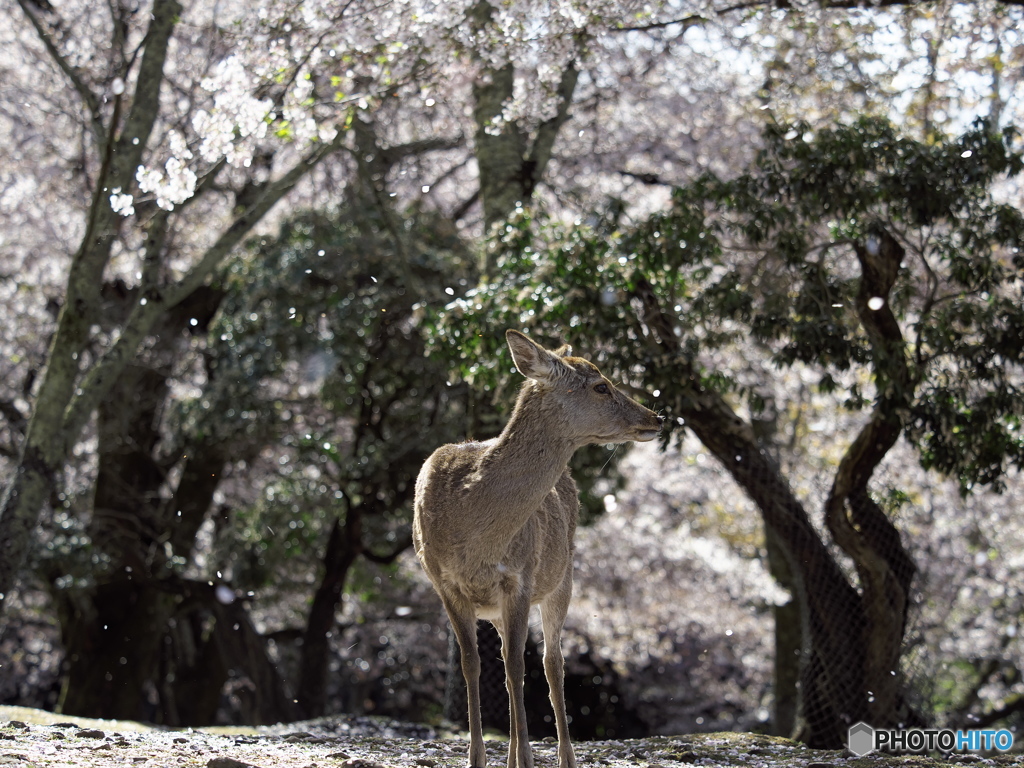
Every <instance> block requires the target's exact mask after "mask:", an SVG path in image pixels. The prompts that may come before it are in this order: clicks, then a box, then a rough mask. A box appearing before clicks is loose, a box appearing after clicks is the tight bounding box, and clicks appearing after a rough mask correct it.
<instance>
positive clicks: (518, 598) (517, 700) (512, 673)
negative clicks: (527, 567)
mask: <svg viewBox="0 0 1024 768" xmlns="http://www.w3.org/2000/svg"><path fill="white" fill-rule="evenodd" d="M529 594H530V593H529V590H525V591H523V592H519V593H517V594H506V595H505V600H504V604H503V608H502V616H501V619H500V620H498V621H496V622H494V626H495V627H496V628H497V630H498V633H499V634H500V635H501V656H502V658H503V659H504V661H505V686H506V687H507V688H508V702H509V720H510V727H509V740H508V768H533V751H532V750H531V749H530V736H529V734H528V733H527V730H526V702H525V699H524V697H523V680H524V678H525V677H526V659H525V658H524V657H525V654H526V634H527V632H528V631H529V621H530V598H529Z"/></svg>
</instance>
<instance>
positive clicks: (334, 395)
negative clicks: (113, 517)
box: [205, 208, 471, 589]
mask: <svg viewBox="0 0 1024 768" xmlns="http://www.w3.org/2000/svg"><path fill="white" fill-rule="evenodd" d="M403 227H404V228H403V229H402V230H401V231H398V232H396V231H393V230H392V228H391V227H390V226H389V222H388V220H387V219H385V218H384V217H381V216H379V215H378V214H377V213H376V212H375V210H373V209H362V208H355V209H344V210H342V211H341V212H340V213H337V214H330V215H328V214H320V213H306V214H303V215H300V216H297V217H296V218H294V219H292V220H291V221H289V222H288V223H287V224H286V225H285V226H284V227H283V229H282V232H281V235H280V237H278V238H277V239H273V240H271V239H263V240H261V241H259V242H256V243H252V244H251V248H250V251H249V252H248V253H246V254H244V255H243V256H242V257H240V258H239V259H237V260H236V261H235V262H233V263H232V264H231V265H230V268H229V269H228V271H227V273H226V277H225V280H224V287H225V289H226V291H227V295H226V297H225V299H224V302H223V305H222V310H221V313H220V315H219V316H218V318H217V321H216V323H215V324H214V326H213V327H212V328H211V345H210V353H209V356H208V360H207V368H208V371H209V377H210V384H211V385H212V386H208V387H207V390H208V391H214V390H215V391H216V392H217V393H218V396H217V397H213V396H211V395H205V399H206V401H207V404H206V411H207V416H206V420H207V421H209V422H211V423H213V424H217V425H218V427H217V428H219V429H223V430H225V433H232V432H233V433H234V434H238V433H239V430H238V428H237V425H238V424H239V423H243V422H249V421H256V422H258V423H260V424H261V425H262V426H263V430H264V432H271V433H273V434H275V435H276V436H277V437H276V439H275V442H276V443H277V446H278V448H276V449H274V450H271V451H270V452H269V453H267V452H266V451H264V453H263V455H262V457H253V460H255V461H264V462H268V463H270V464H271V465H272V467H271V469H272V476H271V480H270V481H269V483H268V484H267V485H266V486H265V487H263V488H261V489H259V492H260V496H259V498H254V499H253V500H252V503H251V505H250V506H249V508H247V509H244V510H240V511H239V512H238V513H237V514H236V515H235V517H234V519H233V520H232V521H231V524H230V527H229V529H226V530H224V531H223V532H222V536H221V542H222V545H221V546H222V553H221V557H222V559H223V560H225V561H227V562H230V563H232V564H233V566H234V568H235V571H236V576H237V578H240V579H244V580H245V581H246V582H247V583H245V584H244V585H243V586H245V587H246V588H250V589H252V588H256V587H258V586H261V585H264V584H266V583H268V582H269V581H270V580H271V579H275V578H280V576H281V573H282V570H281V569H284V571H285V573H286V574H292V575H294V576H296V577H298V578H303V576H302V574H303V573H304V571H303V569H302V568H301V567H299V563H300V562H305V563H306V564H307V565H309V564H312V563H314V562H315V561H316V558H317V557H319V555H318V551H319V550H320V549H321V548H322V547H323V544H324V542H325V541H326V538H327V533H328V531H329V530H330V528H331V526H332V524H333V521H334V519H335V518H336V517H339V518H340V519H341V520H343V521H344V520H345V519H346V517H347V516H350V515H353V514H356V513H358V515H359V517H360V527H361V532H362V539H363V542H364V543H365V544H366V545H367V546H368V547H369V548H370V549H371V550H372V551H374V552H377V553H380V554H386V553H388V552H391V551H394V550H395V549H396V547H400V546H401V545H402V542H404V541H407V540H408V532H407V528H408V523H409V519H410V517H411V512H412V505H411V501H412V491H413V486H414V482H415V478H416V473H417V472H418V470H419V467H420V464H421V463H422V461H423V460H424V458H426V456H427V455H428V454H429V453H430V451H432V450H433V449H434V448H436V447H437V445H439V444H440V443H442V442H447V441H450V440H453V439H456V436H457V434H458V433H459V431H460V427H461V426H462V420H461V418H460V403H461V392H460V391H459V390H458V388H454V387H451V386H448V382H447V370H446V369H443V368H441V367H439V365H438V363H436V362H435V361H433V360H431V359H430V358H428V357H427V356H426V354H425V350H424V342H423V340H422V338H421V326H420V316H421V315H422V313H423V311H424V308H425V307H428V306H430V305H431V304H433V303H438V302H443V301H445V300H447V299H448V298H449V295H448V294H446V293H445V289H446V288H450V286H451V285H453V284H454V285H457V284H458V282H459V281H460V280H462V281H465V280H467V279H468V275H469V271H468V270H469V265H470V264H471V260H470V259H469V258H468V255H467V253H466V251H465V250H464V249H463V247H462V245H461V242H460V241H459V239H458V237H457V235H456V233H455V232H454V229H453V228H452V227H451V226H450V225H448V224H447V223H446V222H444V221H442V220H440V219H438V218H437V217H435V216H432V215H430V214H422V213H418V212H416V211H412V212H410V213H409V214H408V216H407V217H406V218H405V219H404V225H403ZM231 422H234V424H235V427H229V426H228V425H229V424H230V423H231Z"/></svg>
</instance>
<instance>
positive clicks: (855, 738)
mask: <svg viewBox="0 0 1024 768" xmlns="http://www.w3.org/2000/svg"><path fill="white" fill-rule="evenodd" d="M846 744H847V746H848V747H849V748H850V751H851V752H853V754H855V755H856V756H857V757H864V755H866V754H867V753H868V752H871V751H873V750H874V748H875V729H874V728H872V727H871V726H870V725H868V724H867V723H864V722H860V723H856V724H855V725H851V726H850V730H849V732H848V733H847V739H846Z"/></svg>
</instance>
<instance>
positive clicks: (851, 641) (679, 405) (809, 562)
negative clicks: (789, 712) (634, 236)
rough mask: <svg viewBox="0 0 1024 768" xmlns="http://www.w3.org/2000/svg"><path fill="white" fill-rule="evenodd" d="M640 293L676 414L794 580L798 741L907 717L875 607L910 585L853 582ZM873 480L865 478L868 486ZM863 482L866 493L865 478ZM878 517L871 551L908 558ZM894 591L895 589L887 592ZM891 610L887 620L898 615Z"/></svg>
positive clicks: (894, 631) (819, 742) (901, 596)
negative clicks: (857, 585)
mask: <svg viewBox="0 0 1024 768" xmlns="http://www.w3.org/2000/svg"><path fill="white" fill-rule="evenodd" d="M635 293H636V297H637V298H638V299H639V300H640V301H641V303H642V306H643V310H644V315H643V318H642V319H643V322H644V323H645V324H646V325H647V327H648V328H649V329H651V330H652V331H653V332H654V334H655V337H654V338H653V339H652V342H653V343H654V344H656V345H657V346H658V348H659V349H660V350H661V351H662V354H661V356H660V358H659V364H661V365H663V366H665V367H667V368H671V369H673V370H674V371H675V372H676V376H677V380H678V382H679V386H678V389H677V390H676V393H675V398H676V400H675V403H674V408H673V410H674V412H675V413H678V414H680V415H682V416H683V417H684V418H685V420H686V424H687V426H688V427H689V428H690V429H691V430H693V432H694V434H695V435H697V437H698V438H699V439H700V440H701V442H702V443H703V444H704V446H705V447H706V448H707V449H708V450H709V451H710V452H711V453H712V454H713V455H714V456H715V457H716V458H717V459H718V460H719V461H720V462H721V463H722V465H723V466H724V467H725V468H726V469H727V470H728V471H729V473H730V474H731V475H732V476H733V479H734V480H736V482H737V483H738V484H739V485H740V487H742V488H743V489H744V490H745V491H746V493H747V494H748V495H749V496H750V498H751V499H752V500H753V501H754V502H755V503H756V504H757V506H758V508H759V509H760V511H761V515H762V517H763V519H764V523H765V527H766V529H769V530H770V533H769V534H768V535H772V536H774V537H775V538H776V540H777V541H778V543H779V545H780V547H781V549H782V550H783V554H784V555H785V559H786V564H787V565H788V567H789V568H790V570H791V572H792V574H793V576H794V585H795V587H796V595H797V599H798V600H799V601H800V612H801V614H802V618H803V623H802V628H801V629H802V635H803V647H804V659H803V665H802V673H801V693H802V700H801V706H802V713H801V714H802V728H801V731H800V733H799V734H798V735H799V737H800V738H801V739H802V740H803V741H806V742H807V743H808V744H809V745H810V746H812V747H816V748H828V749H836V748H839V747H841V746H842V745H843V744H844V743H845V739H846V731H847V729H848V728H849V726H850V725H852V724H854V723H856V722H858V721H860V720H864V721H868V722H871V724H872V725H875V726H877V727H884V726H889V725H896V724H898V723H900V722H907V717H908V714H907V711H906V705H905V701H904V697H903V696H902V693H901V692H900V690H901V686H902V680H901V679H900V677H899V675H898V670H897V674H896V675H892V674H889V673H890V672H891V671H893V670H894V669H895V663H896V661H897V660H898V649H899V647H900V644H901V642H902V638H903V624H902V623H899V622H893V621H889V620H886V621H878V620H877V616H878V613H879V612H878V611H877V610H876V607H877V606H878V605H879V604H880V603H881V602H884V601H886V600H889V599H892V598H893V597H895V599H896V601H897V602H898V604H899V605H900V606H902V610H904V611H905V607H906V604H907V600H906V592H905V591H904V590H905V587H907V586H909V583H907V584H903V583H901V582H900V581H899V580H898V579H896V580H888V581H886V582H885V588H884V589H876V588H873V587H872V586H871V585H870V584H865V585H863V586H864V590H865V591H864V594H863V595H862V594H859V593H858V592H857V591H856V590H855V589H854V588H853V587H852V586H851V585H850V584H849V582H848V581H847V579H846V577H845V576H844V574H843V572H842V570H841V569H840V567H839V565H838V563H836V561H835V560H834V559H833V558H832V556H831V554H830V553H829V551H828V549H827V548H826V547H825V545H824V543H823V542H822V540H821V539H820V537H819V536H818V534H817V532H816V531H815V530H814V527H813V526H812V525H811V523H810V519H809V518H808V515H807V512H806V510H805V509H804V508H803V505H802V504H801V503H800V502H799V500H797V498H796V497H795V496H794V495H793V493H792V491H791V489H790V488H789V485H788V483H787V482H786V481H785V479H784V478H783V477H782V476H781V475H780V473H779V470H778V467H777V466H776V465H775V463H774V462H772V461H771V460H770V459H769V457H767V456H766V455H765V454H764V452H763V451H762V450H761V449H760V447H759V446H758V444H757V439H756V436H755V434H754V431H753V429H752V428H751V426H750V425H749V424H747V423H745V422H744V421H743V420H742V419H740V418H739V417H738V416H737V415H736V414H735V412H733V410H732V409H731V408H730V406H729V405H728V403H726V401H725V400H724V399H723V398H722V397H721V395H719V394H718V393H717V392H715V391H713V390H710V389H707V388H705V387H704V386H702V385H701V384H700V381H699V378H698V376H697V374H696V371H695V369H694V368H693V365H692V363H691V362H690V360H689V359H688V358H687V357H686V355H685V353H684V352H683V350H682V348H681V346H680V344H679V339H678V337H677V336H676V334H675V331H674V328H673V325H672V322H671V320H670V319H669V317H668V315H666V314H665V313H664V312H663V310H662V309H661V306H660V303H659V301H658V297H657V296H656V295H655V293H654V289H653V287H652V286H651V284H650V283H649V282H647V281H646V280H645V279H644V278H643V277H641V276H637V282H636V292H635ZM883 295H884V294H883ZM641 338H642V336H641ZM851 450H853V449H852V448H851ZM885 450H888V447H886V448H885ZM883 454H884V451H883ZM857 466H860V465H859V464H858V465H857ZM867 477H869V475H866V476H865V475H863V474H860V475H858V478H859V479H862V480H863V483H866V482H867ZM851 487H852V486H851ZM856 487H857V488H858V489H859V490H860V491H863V489H864V485H863V484H857V485H856ZM845 498H846V497H845V496H843V499H844V500H845ZM857 498H858V500H859V502H860V503H859V504H858V505H856V510H857V511H856V512H855V514H858V513H859V514H863V515H866V514H868V512H864V511H863V510H864V509H865V505H864V503H863V502H864V499H865V498H866V491H864V492H863V493H860V492H859V494H858V496H857ZM879 516H880V519H879ZM861 521H865V522H866V521H867V518H866V517H861V518H859V519H858V520H857V521H856V522H857V524H860V522H861ZM871 522H872V524H873V526H874V527H872V528H871V531H870V532H869V533H868V536H867V537H865V538H870V539H872V540H871V541H864V542H862V545H863V547H864V548H865V551H867V550H868V549H871V548H872V541H873V540H877V543H881V542H884V543H885V544H886V546H888V547H889V548H890V550H891V551H892V552H897V551H899V552H902V554H903V556H905V554H906V553H905V552H903V551H902V547H899V548H898V549H897V548H895V547H894V546H893V545H894V540H895V543H896V544H898V539H899V536H898V534H897V533H896V532H895V529H894V528H892V525H891V523H889V522H888V520H887V519H885V516H884V514H881V512H880V510H877V514H871ZM851 527H852V526H851ZM908 559H909V558H908ZM893 587H896V588H897V591H896V593H892V592H890V591H888V590H891V589H892V588H893ZM885 615H886V617H887V619H888V617H889V616H890V615H891V614H890V613H886V614H885ZM894 648H895V649H897V653H896V657H895V658H894V657H893V655H892V649H894ZM879 654H881V655H879ZM882 667H884V672H885V675H886V676H887V678H889V680H887V681H886V686H887V688H886V689H884V690H888V689H891V688H892V687H893V686H895V687H896V688H895V690H896V693H895V694H894V695H892V696H887V697H886V698H885V700H884V701H879V700H878V699H877V698H876V697H875V696H874V691H875V688H874V687H872V686H879V685H880V682H879V680H878V674H879V671H880V670H881V668H882ZM890 680H891V681H890ZM869 692H870V693H869Z"/></svg>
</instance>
